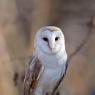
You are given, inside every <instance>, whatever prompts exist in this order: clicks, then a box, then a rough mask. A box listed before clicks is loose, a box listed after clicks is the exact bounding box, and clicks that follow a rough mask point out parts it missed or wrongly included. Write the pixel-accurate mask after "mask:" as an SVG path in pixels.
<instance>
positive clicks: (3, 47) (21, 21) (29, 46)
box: [0, 0, 95, 95]
mask: <svg viewBox="0 0 95 95" xmlns="http://www.w3.org/2000/svg"><path fill="white" fill-rule="evenodd" d="M45 25H54V26H58V27H60V28H61V29H62V30H63V32H64V35H65V38H66V50H67V53H68V56H70V55H72V54H73V55H72V58H71V59H70V61H69V67H68V70H67V75H66V77H65V79H64V81H63V82H62V84H61V85H60V92H61V95H95V58H94V57H95V0H0V95H21V92H22V82H23V78H24V73H25V69H26V65H27V64H28V62H29V59H30V57H31V56H32V52H33V39H34V36H35V33H36V31H37V30H38V29H39V28H40V27H42V26H45ZM75 51H76V53H74V52H75Z"/></svg>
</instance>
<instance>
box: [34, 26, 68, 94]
mask: <svg viewBox="0 0 95 95" xmlns="http://www.w3.org/2000/svg"><path fill="white" fill-rule="evenodd" d="M47 28H50V29H52V28H54V27H53V26H48V27H44V29H40V31H38V32H37V34H36V38H35V54H36V56H37V57H38V59H39V60H40V62H41V64H43V65H44V67H45V69H44V72H43V74H42V76H41V78H40V80H39V82H38V86H37V89H36V91H35V95H44V94H46V92H51V91H52V90H53V88H54V86H55V85H56V83H57V81H58V80H59V79H60V77H61V74H62V73H64V72H65V64H66V61H67V54H66V50H65V40H64V35H63V33H62V31H61V30H60V29H59V28H58V29H59V30H57V29H56V27H55V31H54V32H51V31H50V30H48V29H47ZM45 29H46V30H45ZM56 36H59V37H60V39H59V41H58V42H55V41H54V42H52V41H53V40H54V39H55V37H56ZM43 37H47V38H48V39H49V42H52V47H53V49H54V50H52V51H51V50H50V48H49V47H48V44H47V43H46V42H44V41H43V39H42V38H43ZM54 46H55V47H54Z"/></svg>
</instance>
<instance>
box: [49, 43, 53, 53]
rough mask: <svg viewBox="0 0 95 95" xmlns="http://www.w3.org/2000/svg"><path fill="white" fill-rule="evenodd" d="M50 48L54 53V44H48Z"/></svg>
mask: <svg viewBox="0 0 95 95" xmlns="http://www.w3.org/2000/svg"><path fill="white" fill-rule="evenodd" d="M48 46H49V48H50V50H51V51H53V49H54V45H53V43H48Z"/></svg>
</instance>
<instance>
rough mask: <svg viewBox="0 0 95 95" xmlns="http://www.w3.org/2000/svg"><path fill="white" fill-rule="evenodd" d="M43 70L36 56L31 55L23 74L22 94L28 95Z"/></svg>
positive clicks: (33, 88)
mask: <svg viewBox="0 0 95 95" xmlns="http://www.w3.org/2000/svg"><path fill="white" fill-rule="evenodd" d="M43 71H44V66H43V65H42V64H41V63H40V61H39V60H38V58H37V57H36V56H33V57H32V59H31V61H30V63H29V65H28V68H27V71H26V74H25V79H24V85H23V86H24V87H23V88H24V89H23V90H24V91H23V92H24V93H23V95H30V93H32V92H33V91H34V90H35V88H36V86H37V83H38V80H39V78H40V76H41V74H42V72H43Z"/></svg>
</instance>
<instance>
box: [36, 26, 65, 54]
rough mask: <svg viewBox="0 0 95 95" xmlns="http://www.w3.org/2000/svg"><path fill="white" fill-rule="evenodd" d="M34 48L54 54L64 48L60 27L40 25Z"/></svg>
mask: <svg viewBox="0 0 95 95" xmlns="http://www.w3.org/2000/svg"><path fill="white" fill-rule="evenodd" d="M35 49H39V51H41V52H43V53H46V54H56V53H58V52H60V51H61V50H62V49H63V50H65V39H64V35H63V32H62V30H61V29H60V28H58V27H55V26H45V27H42V28H41V29H40V30H39V31H38V32H37V33H36V37H35Z"/></svg>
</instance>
